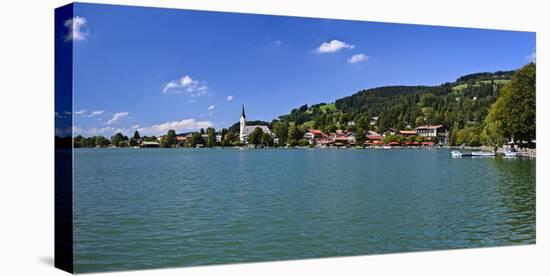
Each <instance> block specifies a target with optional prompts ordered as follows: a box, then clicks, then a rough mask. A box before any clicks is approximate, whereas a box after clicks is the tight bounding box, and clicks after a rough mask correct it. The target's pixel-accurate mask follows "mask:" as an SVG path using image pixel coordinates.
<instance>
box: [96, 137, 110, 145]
mask: <svg viewBox="0 0 550 276" xmlns="http://www.w3.org/2000/svg"><path fill="white" fill-rule="evenodd" d="M110 143H111V142H110V141H109V139H107V138H105V137H103V136H96V138H95V145H97V146H100V147H106V146H108V145H109V144H110Z"/></svg>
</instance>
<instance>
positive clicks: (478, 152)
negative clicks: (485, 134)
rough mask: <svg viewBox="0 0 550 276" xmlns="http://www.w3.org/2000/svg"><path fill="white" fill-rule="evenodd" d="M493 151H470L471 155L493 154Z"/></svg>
mask: <svg viewBox="0 0 550 276" xmlns="http://www.w3.org/2000/svg"><path fill="white" fill-rule="evenodd" d="M495 155H496V153H495V152H489V151H474V152H472V156H495Z"/></svg>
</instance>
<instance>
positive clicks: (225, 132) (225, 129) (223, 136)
mask: <svg viewBox="0 0 550 276" xmlns="http://www.w3.org/2000/svg"><path fill="white" fill-rule="evenodd" d="M220 134H221V136H222V139H221V142H222V143H223V142H224V141H225V137H226V135H227V128H222V132H221V133H220Z"/></svg>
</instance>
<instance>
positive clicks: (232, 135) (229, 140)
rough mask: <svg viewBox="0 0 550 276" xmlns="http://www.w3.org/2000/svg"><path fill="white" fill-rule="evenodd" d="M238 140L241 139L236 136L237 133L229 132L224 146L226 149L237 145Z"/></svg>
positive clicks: (223, 142) (223, 143) (224, 140)
mask: <svg viewBox="0 0 550 276" xmlns="http://www.w3.org/2000/svg"><path fill="white" fill-rule="evenodd" d="M238 139H239V137H238V136H237V134H235V132H233V131H229V132H227V134H226V135H225V138H224V139H223V141H222V145H223V146H224V147H227V146H231V145H233V144H235V143H237V142H238Z"/></svg>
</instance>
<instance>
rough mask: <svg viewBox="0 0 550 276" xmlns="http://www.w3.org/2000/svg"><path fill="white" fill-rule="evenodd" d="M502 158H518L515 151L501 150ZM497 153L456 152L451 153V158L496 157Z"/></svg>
mask: <svg viewBox="0 0 550 276" xmlns="http://www.w3.org/2000/svg"><path fill="white" fill-rule="evenodd" d="M499 153H500V154H501V155H502V156H503V157H510V158H513V157H517V156H519V155H518V153H517V152H516V151H513V150H504V149H503V150H502V151H500V152H499ZM496 155H497V152H495V151H472V152H460V151H458V150H453V151H451V156H452V157H455V158H458V157H470V156H471V157H493V156H496Z"/></svg>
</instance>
